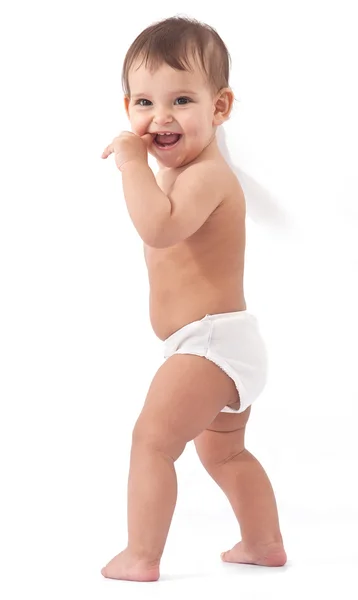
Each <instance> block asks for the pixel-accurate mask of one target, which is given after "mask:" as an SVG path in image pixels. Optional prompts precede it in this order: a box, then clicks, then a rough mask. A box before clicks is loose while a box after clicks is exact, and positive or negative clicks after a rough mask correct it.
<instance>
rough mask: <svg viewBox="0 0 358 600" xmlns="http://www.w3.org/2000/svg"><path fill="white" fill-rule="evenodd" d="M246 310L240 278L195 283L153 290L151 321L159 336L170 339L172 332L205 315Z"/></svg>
mask: <svg viewBox="0 0 358 600" xmlns="http://www.w3.org/2000/svg"><path fill="white" fill-rule="evenodd" d="M245 309H246V302H245V298H244V292H243V288H242V283H241V282H240V279H237V280H236V281H227V280H225V281H220V282H219V281H218V282H216V283H215V285H213V283H207V282H198V281H196V282H195V283H194V282H193V283H192V284H186V285H184V286H183V283H181V285H180V286H178V285H172V286H171V287H170V288H168V287H166V288H165V289H163V288H162V289H159V288H157V289H151V292H150V310H149V312H150V321H151V325H152V328H153V331H154V333H155V334H156V336H157V337H158V338H159V339H161V340H163V341H164V340H166V339H167V338H168V337H169V336H170V335H171V334H172V333H174V332H175V331H177V330H178V329H180V328H181V327H184V325H187V323H192V322H193V321H198V320H199V319H202V318H203V317H205V315H207V314H208V315H210V314H217V313H224V312H235V311H239V310H245Z"/></svg>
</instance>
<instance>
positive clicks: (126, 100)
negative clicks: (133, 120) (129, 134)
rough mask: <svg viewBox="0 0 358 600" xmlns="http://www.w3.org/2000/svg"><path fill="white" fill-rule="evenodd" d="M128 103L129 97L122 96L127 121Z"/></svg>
mask: <svg viewBox="0 0 358 600" xmlns="http://www.w3.org/2000/svg"><path fill="white" fill-rule="evenodd" d="M129 102H130V97H129V96H124V110H125V111H126V113H127V117H128V119H129Z"/></svg>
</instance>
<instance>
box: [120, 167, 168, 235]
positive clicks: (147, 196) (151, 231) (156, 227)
mask: <svg viewBox="0 0 358 600" xmlns="http://www.w3.org/2000/svg"><path fill="white" fill-rule="evenodd" d="M122 184H123V192H124V198H125V201H126V205H127V209H128V212H129V215H130V217H131V219H132V222H133V224H134V226H135V228H136V230H137V232H138V234H139V235H140V237H141V238H142V240H143V241H144V243H145V244H147V245H148V246H152V245H153V242H154V241H155V240H156V239H157V237H158V235H159V232H160V231H161V230H162V228H163V224H164V223H165V222H167V220H168V218H169V217H170V213H171V203H170V200H169V198H168V197H167V196H166V195H165V194H164V193H163V192H162V190H161V189H160V187H159V186H158V184H157V182H156V180H155V177H154V174H153V172H152V170H151V168H150V167H149V165H148V164H147V162H145V161H141V160H138V161H130V162H128V163H126V164H125V165H124V166H123V167H122Z"/></svg>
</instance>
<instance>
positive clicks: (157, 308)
mask: <svg viewBox="0 0 358 600" xmlns="http://www.w3.org/2000/svg"><path fill="white" fill-rule="evenodd" d="M226 169H227V171H225V172H227V177H225V178H224V180H223V181H222V186H223V196H224V200H223V202H222V203H221V204H220V205H219V206H218V207H217V209H216V210H215V211H214V212H213V213H212V214H211V215H210V217H209V218H208V219H207V221H206V222H205V223H204V225H203V226H202V227H201V228H200V229H199V230H198V231H197V232H196V233H195V234H193V235H192V236H191V237H189V238H187V239H186V240H184V241H183V242H180V243H179V244H176V245H175V246H172V247H170V248H153V247H149V246H147V245H144V253H145V260H146V264H147V268H148V277H149V284H150V320H151V324H152V327H153V330H154V332H155V334H156V335H157V336H158V337H159V339H161V340H165V339H166V338H167V337H169V335H171V334H172V333H174V331H177V330H178V329H180V328H181V327H183V326H184V325H186V324H187V323H191V322H193V321H196V320H199V319H201V318H202V317H204V316H205V315H206V314H217V313H223V312H232V311H239V310H245V309H246V302H245V298H244V290H243V277H244V260H245V217H246V205H245V198H244V194H243V191H242V188H241V186H240V183H239V181H238V180H237V178H236V176H235V175H234V173H233V172H232V171H231V169H230V168H229V166H228V165H226ZM175 177H176V175H175V172H173V171H166V172H165V173H164V175H163V174H162V173H161V172H159V175H157V183H158V185H159V187H160V188H161V189H162V191H163V192H164V193H165V194H169V193H170V189H171V188H172V186H173V183H174V181H175Z"/></svg>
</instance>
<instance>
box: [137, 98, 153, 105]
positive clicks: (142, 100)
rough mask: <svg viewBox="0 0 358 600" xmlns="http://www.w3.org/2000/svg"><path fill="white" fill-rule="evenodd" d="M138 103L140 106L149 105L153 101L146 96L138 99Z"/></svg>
mask: <svg viewBox="0 0 358 600" xmlns="http://www.w3.org/2000/svg"><path fill="white" fill-rule="evenodd" d="M144 102H148V104H143V103H144ZM136 104H139V106H149V105H150V104H151V102H150V100H147V99H146V98H140V99H139V100H137V102H136Z"/></svg>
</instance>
